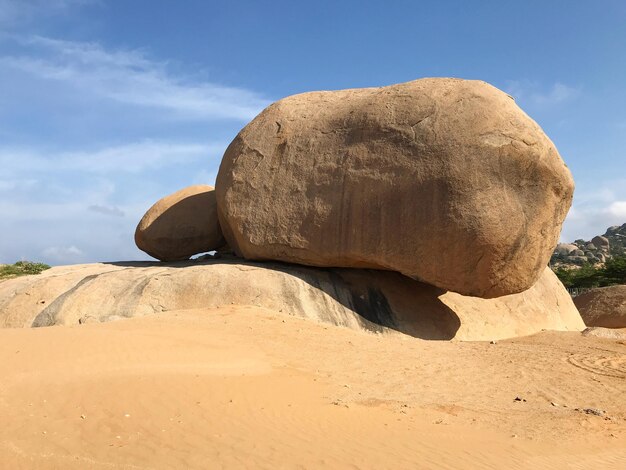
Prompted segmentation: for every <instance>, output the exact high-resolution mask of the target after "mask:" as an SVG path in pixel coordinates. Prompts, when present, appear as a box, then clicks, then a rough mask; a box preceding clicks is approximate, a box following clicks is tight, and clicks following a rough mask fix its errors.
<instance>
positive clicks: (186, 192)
mask: <svg viewBox="0 0 626 470" xmlns="http://www.w3.org/2000/svg"><path fill="white" fill-rule="evenodd" d="M135 243H136V244H137V247H138V248H139V249H140V250H142V251H145V252H146V253H148V254H149V255H150V256H152V257H153V258H156V259H159V260H161V261H177V260H185V259H189V257H190V256H192V255H195V254H198V253H204V252H207V251H214V250H217V249H218V248H221V247H223V246H224V245H225V244H226V241H225V240H224V237H223V236H222V230H221V228H220V225H219V222H218V219H217V206H216V201H215V191H214V190H213V187H211V186H204V185H196V186H189V187H187V188H184V189H181V190H180V191H176V192H175V193H173V194H170V195H169V196H165V197H164V198H163V199H160V200H159V201H157V202H156V203H155V204H154V205H153V206H152V207H151V208H150V209H148V212H146V214H145V215H144V216H143V218H142V219H141V221H140V222H139V225H137V230H136V231H135Z"/></svg>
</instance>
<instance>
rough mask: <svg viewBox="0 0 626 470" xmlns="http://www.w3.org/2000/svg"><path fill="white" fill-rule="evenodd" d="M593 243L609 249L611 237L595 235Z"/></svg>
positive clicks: (598, 246)
mask: <svg viewBox="0 0 626 470" xmlns="http://www.w3.org/2000/svg"><path fill="white" fill-rule="evenodd" d="M591 243H592V244H593V245H594V246H596V247H597V248H601V249H605V250H608V249H609V245H610V242H609V239H608V238H606V237H603V236H601V235H597V236H595V237H593V238H592V239H591Z"/></svg>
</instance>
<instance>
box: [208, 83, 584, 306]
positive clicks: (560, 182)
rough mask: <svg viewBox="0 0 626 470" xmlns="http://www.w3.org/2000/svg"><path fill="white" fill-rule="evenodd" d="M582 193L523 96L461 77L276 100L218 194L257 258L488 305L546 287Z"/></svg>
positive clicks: (224, 168) (244, 138) (226, 166)
mask: <svg viewBox="0 0 626 470" xmlns="http://www.w3.org/2000/svg"><path fill="white" fill-rule="evenodd" d="M572 193H573V181H572V178H571V175H570V173H569V171H568V169H567V167H566V166H565V164H564V163H563V161H562V160H561V158H560V156H559V154H558V152H557V150H556V148H555V147H554V145H553V144H552V142H551V141H550V140H549V139H548V138H547V137H546V135H545V134H544V133H543V132H542V130H541V129H540V128H539V126H538V125H537V124H536V123H535V122H534V121H533V120H532V119H530V118H529V117H528V116H527V115H526V114H525V113H524V112H523V111H522V110H521V109H520V108H519V107H517V105H516V104H515V102H514V101H513V99H511V98H510V97H509V96H508V95H506V94H505V93H503V92H501V91H499V90H498V89H496V88H494V87H492V86H491V85H488V84H487V83H485V82H481V81H467V80H458V79H422V80H416V81H413V82H409V83H404V84H399V85H393V86H388V87H382V88H367V89H355V90H341V91H334V92H312V93H304V94H301V95H296V96H291V97H288V98H285V99H283V100H281V101H278V102H276V103H274V104H272V105H271V106H269V107H268V108H267V109H265V110H264V111H263V112H262V113H261V114H260V115H259V116H257V117H256V118H255V119H254V120H253V121H252V122H251V123H250V124H248V125H247V126H246V127H245V128H244V129H243V130H242V131H241V132H240V133H239V135H238V136H237V137H236V138H235V140H234V141H233V142H232V143H231V144H230V146H229V147H228V149H227V151H226V153H225V155H224V158H223V161H222V164H221V167H220V170H219V174H218V178H217V184H216V194H217V204H218V213H219V218H220V222H221V225H222V229H223V231H224V235H225V238H226V240H227V241H228V243H229V244H230V246H231V247H232V248H233V249H234V250H235V251H236V252H237V253H238V254H239V255H241V256H243V257H245V258H247V259H254V260H281V261H286V262H291V263H299V264H305V265H312V266H341V267H354V268H374V269H385V270H392V271H398V272H400V273H403V274H405V275H407V276H409V277H412V278H414V279H418V280H421V281H423V282H426V283H429V284H432V285H434V286H437V287H439V288H442V289H447V290H451V291H455V292H458V293H461V294H466V295H473V296H478V297H486V298H490V297H498V296H502V295H507V294H513V293H517V292H522V291H524V290H526V289H529V288H530V287H531V286H532V285H533V284H534V283H535V282H536V281H537V280H538V279H539V277H540V276H541V274H542V272H543V271H544V268H545V266H546V265H547V264H548V261H549V259H550V254H551V253H552V250H553V249H554V247H555V245H556V243H557V241H558V236H559V232H560V227H561V223H562V221H563V219H564V218H565V215H566V213H567V211H568V209H569V206H570V203H571V198H572Z"/></svg>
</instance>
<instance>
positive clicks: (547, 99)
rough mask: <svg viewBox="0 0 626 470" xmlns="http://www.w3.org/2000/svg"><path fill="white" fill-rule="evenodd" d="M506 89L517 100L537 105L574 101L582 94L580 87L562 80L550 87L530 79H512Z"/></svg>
mask: <svg viewBox="0 0 626 470" xmlns="http://www.w3.org/2000/svg"><path fill="white" fill-rule="evenodd" d="M505 90H506V92H507V93H508V94H510V95H511V96H513V97H514V98H515V99H516V100H517V101H520V102H525V103H527V104H531V105H534V106H537V107H548V106H554V105H558V104H561V103H565V102H568V101H572V100H575V99H576V98H577V97H578V96H580V94H581V90H580V88H577V87H574V86H570V85H566V84H564V83H561V82H555V83H553V84H552V85H551V86H549V87H543V86H541V85H540V84H538V83H536V82H532V81H529V80H514V81H510V82H509V83H508V84H507V86H506V88H505Z"/></svg>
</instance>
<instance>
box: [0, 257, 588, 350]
mask: <svg viewBox="0 0 626 470" xmlns="http://www.w3.org/2000/svg"><path fill="white" fill-rule="evenodd" d="M226 305H229V306H230V305H255V306H260V307H264V308H267V309H271V310H274V311H276V312H281V313H283V314H285V315H294V316H299V317H304V318H308V319H312V320H316V321H320V322H325V323H329V324H333V325H337V326H343V327H348V328H352V329H355V330H364V331H369V332H378V333H385V334H388V333H394V332H401V333H404V334H407V335H410V336H414V337H417V338H422V339H430V340H451V339H456V340H470V341H474V340H475V341H482V340H497V339H504V338H511V337H517V336H524V335H531V334H534V333H537V332H539V331H542V330H562V331H581V330H583V329H584V328H585V325H584V324H583V321H582V319H581V317H580V315H579V313H578V311H577V310H576V307H575V306H574V304H573V302H572V300H571V298H570V296H569V295H568V294H567V292H566V290H565V289H564V288H563V286H562V284H561V283H560V282H559V281H558V279H557V278H556V276H555V275H554V274H553V273H552V272H551V271H550V270H549V269H546V271H545V272H544V273H543V274H542V276H541V278H540V279H539V281H538V282H537V283H536V284H535V285H534V286H533V287H532V288H531V289H529V290H527V291H525V292H522V293H520V294H514V295H508V296H504V297H499V298H495V299H481V298H477V297H467V296H463V295H460V294H457V293H453V292H448V291H445V290H442V289H439V288H436V287H433V286H430V285H428V284H423V283H420V282H417V281H414V280H412V279H410V278H408V277H405V276H402V275H401V274H398V273H394V272H389V271H376V270H366V269H347V268H342V269H340V268H310V267H304V266H295V265H290V264H282V263H260V262H249V261H243V260H241V259H238V258H232V259H229V258H227V259H219V260H205V261H188V262H176V263H158V262H128V263H123V262H120V263H98V264H87V265H74V266H59V267H55V268H52V269H50V270H47V271H45V272H44V273H42V274H40V275H37V276H27V277H21V278H17V279H10V280H8V281H6V282H3V283H1V284H0V327H5V328H19V327H44V326H52V325H76V324H82V323H89V322H104V321H111V320H116V319H121V318H128V317H138V316H143V315H152V314H163V313H165V312H168V311H173V310H183V309H192V308H215V307H220V306H226Z"/></svg>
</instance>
